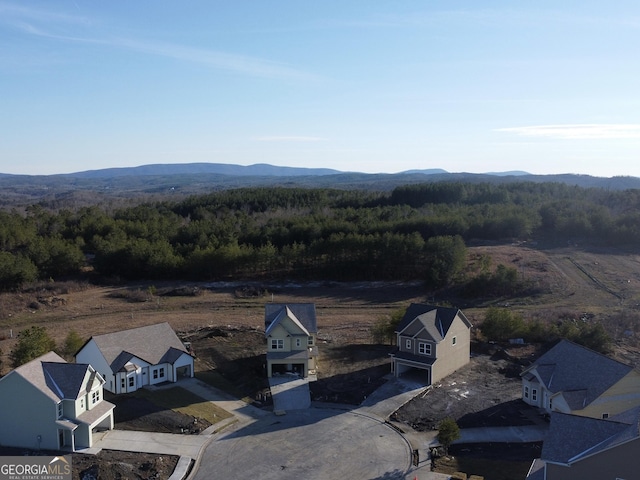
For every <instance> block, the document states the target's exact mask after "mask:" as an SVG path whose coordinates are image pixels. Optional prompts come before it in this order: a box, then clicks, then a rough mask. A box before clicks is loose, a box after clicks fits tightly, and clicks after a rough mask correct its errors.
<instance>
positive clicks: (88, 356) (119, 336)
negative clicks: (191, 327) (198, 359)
mask: <svg viewBox="0 0 640 480" xmlns="http://www.w3.org/2000/svg"><path fill="white" fill-rule="evenodd" d="M75 358H76V362H81V363H88V364H90V365H92V366H93V368H95V369H96V370H97V371H99V372H100V373H101V375H102V376H103V377H104V379H105V381H106V383H105V386H104V388H105V389H107V390H109V391H110V392H112V393H130V392H135V391H136V390H138V389H139V388H142V387H144V386H145V385H155V384H158V383H163V382H176V381H178V380H179V379H180V378H183V377H193V375H194V369H193V356H192V355H191V354H190V352H189V350H188V349H187V347H186V346H185V344H184V343H182V341H181V340H180V339H179V338H178V336H177V335H176V333H175V332H174V331H173V329H172V328H171V326H170V325H169V324H168V323H166V322H165V323H158V324H155V325H148V326H145V327H139V328H132V329H130V330H122V331H119V332H114V333H107V334H105V335H96V336H93V337H91V338H90V339H89V340H88V341H87V342H86V343H85V344H84V345H83V346H82V348H80V350H79V351H78V352H77V353H76V355H75Z"/></svg>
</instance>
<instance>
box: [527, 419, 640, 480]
mask: <svg viewBox="0 0 640 480" xmlns="http://www.w3.org/2000/svg"><path fill="white" fill-rule="evenodd" d="M638 413H639V409H638V408H634V409H631V410H629V411H627V412H623V413H621V414H619V415H616V416H614V417H610V418H609V419H607V420H602V419H596V418H591V417H581V416H578V415H567V414H564V413H558V412H553V413H552V414H551V424H550V426H549V432H548V433H547V436H546V437H545V440H544V443H543V447H542V453H541V458H539V459H536V460H534V462H533V463H532V465H531V468H530V470H529V473H528V475H527V480H575V479H580V480H601V479H611V480H616V479H618V480H622V479H629V480H630V479H632V478H639V477H638V475H639V473H638V472H640V434H639V431H638V421H639V420H640V416H639V415H638Z"/></svg>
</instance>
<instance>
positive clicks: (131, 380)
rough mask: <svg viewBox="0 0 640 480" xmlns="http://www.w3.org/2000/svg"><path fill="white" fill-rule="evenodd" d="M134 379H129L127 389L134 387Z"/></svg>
mask: <svg viewBox="0 0 640 480" xmlns="http://www.w3.org/2000/svg"><path fill="white" fill-rule="evenodd" d="M135 381H136V379H135V378H134V377H129V388H131V387H133V386H134V385H135Z"/></svg>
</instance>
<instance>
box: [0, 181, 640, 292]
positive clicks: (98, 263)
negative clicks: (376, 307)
mask: <svg viewBox="0 0 640 480" xmlns="http://www.w3.org/2000/svg"><path fill="white" fill-rule="evenodd" d="M487 241H491V242H504V241H510V242H511V241H536V242H538V243H539V244H542V243H544V244H546V245H566V244H567V242H574V243H588V244H589V245H596V246H610V247H618V248H627V247H632V246H634V245H638V242H639V241H640V190H635V189H629V190H621V191H609V190H605V189H600V188H583V187H578V186H570V185H566V184H562V183H533V182H511V183H503V184H491V183H464V182H438V183H425V184H415V185H406V186H400V187H397V188H395V189H393V190H392V191H390V192H377V191H371V190H339V189H329V188H300V187H296V188H285V187H269V188H264V187H252V188H239V189H232V190H224V191H218V192H214V193H209V194H206V195H194V196H190V197H187V198H184V199H180V200H177V201H161V202H146V203H140V204H136V205H132V206H123V207H117V208H114V207H106V206H101V205H93V206H84V207H79V208H77V209H68V208H66V209H54V208H50V207H49V206H48V205H47V204H46V203H38V204H34V205H31V206H29V207H28V208H26V209H25V211H24V212H22V211H21V212H18V211H16V210H11V211H6V210H5V211H0V289H2V290H5V291H6V290H14V289H17V288H19V287H20V286H21V285H24V284H25V283H28V282H32V281H35V280H49V279H55V280H61V279H65V278H73V277H77V276H79V275H91V276H93V278H95V279H98V280H102V281H117V280H123V281H124V280H137V279H145V280H163V279H184V280H207V281H209V280H228V279H238V280H240V279H248V278H251V279H275V280H277V279H297V280H315V279H322V280H423V281H424V282H425V283H426V285H427V286H428V287H431V288H440V287H443V286H446V285H449V284H451V283H452V282H455V281H456V280H457V279H458V275H459V274H460V272H461V270H462V268H463V266H464V263H465V256H466V248H467V245H469V244H471V243H472V242H476V243H477V242H487ZM499 273H500V275H502V276H503V277H505V275H506V277H505V278H509V275H508V274H509V273H510V272H504V271H503V272H499Z"/></svg>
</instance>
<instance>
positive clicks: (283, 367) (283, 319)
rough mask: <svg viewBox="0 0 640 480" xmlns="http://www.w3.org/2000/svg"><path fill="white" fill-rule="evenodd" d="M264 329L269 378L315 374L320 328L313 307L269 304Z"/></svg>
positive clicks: (311, 304) (299, 304)
mask: <svg viewBox="0 0 640 480" xmlns="http://www.w3.org/2000/svg"><path fill="white" fill-rule="evenodd" d="M264 325H265V333H264V334H265V337H266V339H267V376H268V377H272V376H273V375H280V374H285V373H297V374H298V375H300V376H301V377H307V376H308V375H309V373H310V372H311V373H314V372H315V370H316V367H317V358H318V347H317V345H316V336H317V334H318V325H317V320H316V307H315V305H314V304H313V303H288V304H282V303H268V304H267V305H266V306H265V310H264Z"/></svg>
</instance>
